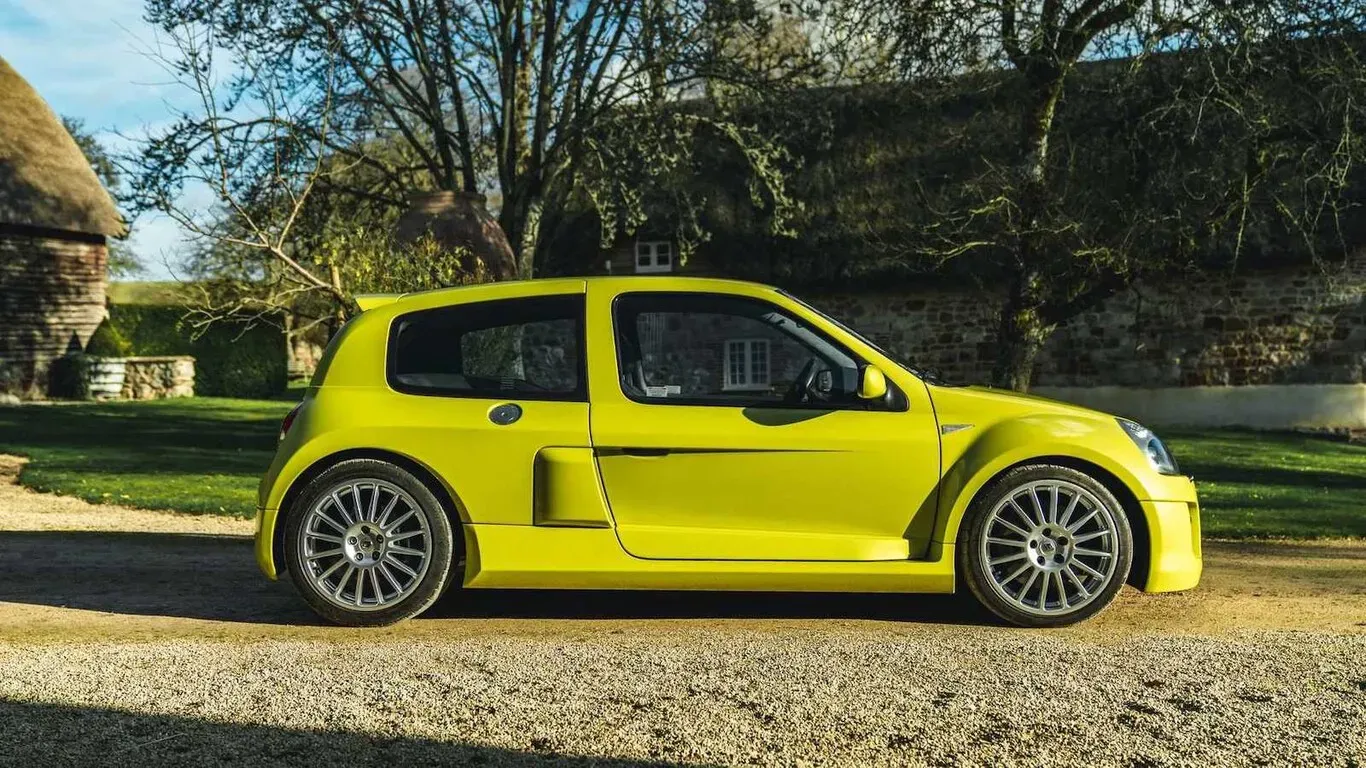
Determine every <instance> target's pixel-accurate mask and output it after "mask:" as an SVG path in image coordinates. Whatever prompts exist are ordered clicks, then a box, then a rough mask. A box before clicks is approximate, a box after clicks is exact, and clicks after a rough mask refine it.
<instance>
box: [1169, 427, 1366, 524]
mask: <svg viewBox="0 0 1366 768" xmlns="http://www.w3.org/2000/svg"><path fill="white" fill-rule="evenodd" d="M1160 433H1161V434H1162V435H1163V438H1164V439H1166V440H1167V442H1168V443H1169V444H1170V446H1171V449H1172V452H1173V453H1175V454H1176V458H1177V461H1179V462H1180V464H1181V470H1182V471H1183V472H1185V473H1187V474H1190V475H1193V476H1194V477H1195V482H1196V487H1197V488H1198V489H1199V492H1200V503H1201V509H1202V511H1203V512H1204V519H1203V523H1204V532H1205V535H1207V536H1211V537H1221V536H1222V537H1231V538H1244V537H1261V536H1293V537H1321V536H1366V446H1362V445H1354V444H1351V443H1348V442H1346V441H1343V440H1337V439H1331V438H1326V437H1316V436H1311V435H1306V434H1300V433H1294V432H1255V431H1252V430H1231V429H1228V430H1193V429H1180V430H1177V429H1166V430H1160Z"/></svg>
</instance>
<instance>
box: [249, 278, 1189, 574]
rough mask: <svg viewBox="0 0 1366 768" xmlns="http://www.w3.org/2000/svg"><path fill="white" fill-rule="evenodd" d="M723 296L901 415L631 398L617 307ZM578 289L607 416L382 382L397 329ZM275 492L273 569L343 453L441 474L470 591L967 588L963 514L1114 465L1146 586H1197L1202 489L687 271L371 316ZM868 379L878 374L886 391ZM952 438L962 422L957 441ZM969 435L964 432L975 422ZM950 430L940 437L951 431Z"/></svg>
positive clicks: (1059, 413) (346, 338) (1004, 396)
mask: <svg viewBox="0 0 1366 768" xmlns="http://www.w3.org/2000/svg"><path fill="white" fill-rule="evenodd" d="M640 291H670V292H677V291H683V292H708V293H721V294H727V295H737V296H747V297H752V298H757V299H761V300H764V301H768V302H771V303H773V304H776V305H778V306H779V307H781V308H782V309H784V310H785V311H787V312H789V313H791V314H793V315H796V316H798V317H801V318H802V319H803V321H804V322H807V323H809V324H810V325H812V326H815V327H816V328H818V329H819V330H821V331H823V332H825V333H826V334H828V335H829V336H831V337H833V338H834V339H836V340H837V341H839V342H840V343H842V344H843V345H845V346H846V347H847V348H848V349H849V350H851V351H852V352H853V353H854V354H855V355H856V356H858V357H859V358H861V359H862V361H863V362H865V363H867V364H868V365H869V366H870V367H868V368H865V375H864V377H863V380H862V382H861V385H860V387H861V390H863V391H862V392H861V394H865V395H874V396H876V395H877V392H876V390H877V389H878V382H877V381H876V378H877V376H876V374H877V373H880V374H881V375H882V378H883V381H882V383H881V386H882V387H883V388H891V389H894V390H895V391H896V392H899V393H900V394H901V395H903V396H904V400H905V403H906V407H905V408H904V410H897V409H893V410H883V411H878V410H820V411H817V410H791V409H768V408H765V409H741V408H736V407H721V406H696V405H677V404H668V405H661V404H657V403H641V402H636V401H633V400H631V399H630V398H628V397H627V396H626V395H625V393H624V392H623V391H622V389H621V385H620V380H619V377H618V372H617V350H616V348H615V336H614V332H613V328H612V303H613V300H614V299H615V298H616V297H617V296H618V295H619V294H621V293H624V292H640ZM554 294H583V295H584V297H585V305H586V316H585V323H586V326H585V339H586V350H585V353H586V359H587V370H588V392H589V398H590V401H591V406H590V403H582V402H580V403H575V402H547V401H537V400H521V399H518V400H516V401H515V402H517V404H518V405H520V406H521V407H522V409H523V415H522V417H521V419H519V420H518V421H516V422H515V423H513V424H510V425H506V426H498V425H495V424H493V423H492V422H490V420H489V418H488V413H489V411H490V409H492V408H493V407H495V406H497V405H499V404H501V403H504V402H510V401H508V400H496V399H476V398H455V397H431V396H422V395H411V394H402V393H399V392H395V391H393V390H391V389H390V388H389V387H388V385H387V383H386V381H385V347H386V343H387V339H388V333H389V328H390V325H391V323H392V321H393V320H394V319H395V318H396V317H398V316H400V315H403V314H406V313H408V312H411V311H414V310H419V309H426V308H432V307H440V306H446V305H451V304H457V303H466V302H478V301H487V300H493V299H499V298H511V297H523V296H536V295H554ZM358 303H359V304H360V306H361V307H362V308H363V309H365V311H364V312H363V313H362V314H361V315H360V316H359V317H357V318H355V319H353V320H352V321H351V322H350V323H348V324H347V326H346V327H345V328H344V329H343V330H342V332H341V334H340V335H339V338H338V339H337V340H335V341H334V342H333V344H332V345H331V346H330V348H329V353H328V355H326V356H325V359H324V363H323V365H322V366H321V367H320V369H319V372H318V375H317V376H316V377H315V380H314V382H313V386H310V387H309V389H308V393H307V395H306V396H305V404H304V406H303V407H302V409H301V410H300V412H299V414H298V417H297V418H296V420H295V422H294V426H293V427H292V428H291V430H290V431H289V434H288V435H287V436H286V438H285V439H284V440H283V441H282V442H281V445H280V448H279V451H278V452H277V455H276V457H275V460H274V462H273V463H272V465H271V467H270V469H269V471H268V472H267V473H266V475H265V477H264V478H262V481H261V486H260V496H259V502H258V503H259V507H260V512H259V514H258V520H257V528H258V532H257V546H256V554H257V560H258V562H259V564H260V566H261V569H262V570H263V571H264V572H265V573H266V574H267V575H268V576H270V577H271V578H275V577H276V575H277V565H276V562H275V548H276V546H278V540H279V536H278V527H277V525H276V522H277V516H278V515H279V512H280V509H281V506H282V502H283V500H284V499H285V497H286V494H287V493H288V492H289V490H290V488H291V487H292V486H293V485H294V484H295V482H296V481H297V480H299V478H300V477H302V476H304V475H305V473H306V472H307V471H309V470H310V468H314V469H316V468H320V467H325V466H326V465H327V463H328V462H329V461H331V460H332V459H333V457H335V456H337V455H339V454H342V453H343V452H348V451H370V452H379V453H387V454H394V455H397V456H400V457H403V458H405V459H407V460H409V461H411V462H414V463H416V464H417V465H419V466H421V467H423V468H425V469H427V470H428V471H429V472H430V473H431V475H432V476H433V477H435V478H437V481H438V482H440V483H441V484H442V485H443V487H444V489H445V490H446V491H447V493H448V494H449V496H450V497H451V498H452V499H453V500H454V502H455V506H456V510H454V512H455V514H457V515H458V517H459V521H460V523H461V524H462V525H463V527H464V532H465V543H466V568H465V573H464V575H463V583H464V585H465V586H467V587H542V588H639V589H654V588H660V589H665V588H667V589H764V590H834V591H905V592H950V591H952V590H953V588H954V558H953V552H954V544H955V541H956V538H957V535H958V526H959V523H960V521H961V520H962V517H963V514H964V512H965V511H966V509H967V506H968V503H969V502H970V501H971V499H972V497H973V495H974V494H975V493H977V491H979V490H980V489H981V488H982V487H983V486H984V485H985V484H986V483H987V482H988V481H989V480H991V478H993V477H995V476H996V475H997V474H999V473H1000V472H1002V471H1004V470H1006V469H1008V468H1009V467H1011V466H1014V465H1016V464H1019V463H1020V462H1024V461H1029V460H1036V459H1040V458H1045V457H1055V458H1059V457H1060V458H1061V459H1063V460H1065V461H1069V462H1072V463H1074V464H1075V463H1079V462H1084V463H1087V464H1090V465H1094V466H1095V467H1099V468H1100V469H1101V470H1103V471H1104V472H1107V473H1109V474H1110V475H1111V476H1113V477H1114V478H1115V480H1116V481H1117V482H1119V483H1121V484H1123V486H1124V487H1125V488H1127V489H1128V491H1129V493H1130V495H1132V497H1133V498H1134V499H1135V500H1137V501H1138V502H1139V506H1140V507H1141V508H1142V512H1143V516H1144V519H1145V521H1146V523H1147V528H1148V531H1149V541H1150V543H1151V551H1150V553H1149V555H1150V561H1151V566H1150V569H1149V575H1148V579H1147V582H1146V584H1144V588H1145V589H1147V590H1149V591H1169V590H1177V589H1187V588H1190V587H1192V586H1194V585H1195V584H1196V582H1197V581H1198V580H1199V577H1200V567H1201V566H1200V545H1199V513H1198V506H1197V504H1196V496H1195V490H1194V486H1193V485H1192V483H1191V482H1190V480H1189V479H1187V478H1184V477H1170V476H1164V475H1160V474H1158V473H1157V472H1156V471H1155V470H1154V469H1152V467H1151V465H1150V464H1149V463H1148V461H1147V459H1146V458H1145V457H1144V456H1143V455H1142V453H1141V452H1140V451H1139V449H1138V448H1137V447H1136V446H1135V445H1134V444H1133V442H1132V441H1131V440H1130V439H1129V438H1128V436H1127V435H1126V434H1125V433H1124V432H1123V430H1122V429H1121V428H1120V427H1119V426H1118V425H1117V424H1116V422H1115V419H1114V418H1113V417H1112V416H1109V415H1106V414H1102V413H1098V412H1095V411H1090V410H1086V409H1083V408H1078V407H1075V406H1070V405H1064V404H1061V403H1055V402H1051V401H1047V400H1043V399H1040V398H1031V397H1027V396H1022V395H1018V394H1014V393H1008V392H1001V391H996V390H989V389H982V388H957V387H942V386H935V385H927V384H926V383H924V382H922V381H921V380H920V379H918V378H917V377H916V376H914V375H912V374H911V373H910V372H909V371H907V370H905V369H904V368H902V367H901V366H900V365H898V364H897V363H896V362H895V361H893V360H891V359H888V358H887V357H885V356H884V355H882V354H881V353H880V352H879V351H878V350H876V349H875V348H872V347H870V346H869V345H868V344H866V343H864V342H863V341H862V340H861V339H859V338H858V337H857V336H855V335H852V334H849V333H847V332H846V331H844V330H843V329H841V328H840V327H839V326H838V325H835V324H833V323H831V322H829V321H827V320H826V319H824V318H823V317H821V316H819V315H817V314H815V313H812V312H810V311H809V310H807V309H806V308H805V307H804V306H802V305H801V304H800V303H799V302H796V301H793V300H791V299H789V298H787V297H786V296H784V295H783V294H781V293H779V292H778V291H776V290H775V289H773V288H769V287H766V286H761V285H756V284H752V283H744V282H737V281H726V280H710V279H702V278H681V277H624V278H613V277H608V278H590V279H556V280H536V281H529V282H520V283H519V282H510V283H496V284H491V285H480V286H470V287H462V288H452V289H445V290H439V291H431V292H427V293H420V294H413V295H409V296H403V297H395V296H373V297H363V299H361V300H359V301H358ZM869 374H872V375H869ZM951 425H952V426H953V427H956V428H950V427H951ZM964 425H967V426H964ZM941 427H942V428H945V429H944V430H943V432H944V434H943V436H942V437H941Z"/></svg>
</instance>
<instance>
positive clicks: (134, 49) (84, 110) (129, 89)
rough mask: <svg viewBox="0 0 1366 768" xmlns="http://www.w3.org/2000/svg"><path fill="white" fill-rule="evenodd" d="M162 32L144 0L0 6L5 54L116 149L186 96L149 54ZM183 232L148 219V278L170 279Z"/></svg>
mask: <svg viewBox="0 0 1366 768" xmlns="http://www.w3.org/2000/svg"><path fill="white" fill-rule="evenodd" d="M156 39H157V37H156V30H155V29H154V28H153V27H151V26H150V25H148V24H147V23H146V22H144V21H143V20H142V2H141V0H0V56H3V57H4V58H5V59H6V60H7V61H8V62H9V63H10V65H11V66H13V67H14V68H15V69H16V70H18V71H19V74H21V75H23V76H24V78H25V79H27V80H28V81H29V83H30V84H32V85H33V87H34V88H35V89H37V91H38V93H39V94H40V95H42V97H43V98H44V99H46V100H47V102H48V104H50V105H51V106H52V108H53V109H54V110H56V111H57V113H58V114H62V115H69V116H71V117H78V118H81V119H82V120H84V121H85V123H86V127H87V128H89V129H91V130H92V131H95V132H96V134H97V135H98V136H99V138H100V140H101V141H103V142H105V143H106V144H108V145H110V146H112V147H125V146H127V141H126V140H124V139H122V138H120V135H119V134H123V135H126V136H137V135H139V134H141V133H143V132H144V131H145V130H146V129H147V128H148V127H149V126H155V125H157V124H160V123H164V122H165V121H166V120H168V119H169V117H170V111H169V110H168V108H167V104H168V102H173V101H174V100H176V99H181V98H185V97H186V96H187V95H188V94H187V93H186V92H185V91H184V90H183V89H182V88H180V86H177V85H175V84H173V83H172V82H171V81H170V78H169V77H168V76H167V75H166V74H165V73H164V72H162V71H161V69H160V67H159V66H158V64H157V63H156V62H155V61H153V60H152V59H150V58H149V57H148V56H147V55H146V54H145V52H146V51H148V50H150V49H152V48H154V47H155V45H156ZM179 246H180V232H179V230H178V228H177V227H176V226H175V224H174V223H172V222H170V221H168V220H166V219H164V218H152V217H147V216H144V217H142V218H140V219H139V220H138V221H137V223H136V225H135V227H134V231H133V247H134V248H135V249H136V250H137V252H138V254H139V255H140V256H141V257H142V260H143V262H144V263H145V264H146V265H147V267H148V275H147V277H148V278H150V279H169V278H170V276H171V271H170V269H168V267H167V266H166V262H168V261H169V262H170V263H171V264H174V263H175V259H176V253H177V251H178V249H179Z"/></svg>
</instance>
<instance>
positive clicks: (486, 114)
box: [147, 0, 777, 274]
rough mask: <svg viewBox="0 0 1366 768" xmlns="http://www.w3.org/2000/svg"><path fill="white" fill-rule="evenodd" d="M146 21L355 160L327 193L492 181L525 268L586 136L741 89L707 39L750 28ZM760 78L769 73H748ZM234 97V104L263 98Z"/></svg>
mask: <svg viewBox="0 0 1366 768" xmlns="http://www.w3.org/2000/svg"><path fill="white" fill-rule="evenodd" d="M147 15H148V18H149V20H151V21H152V22H153V23H155V24H157V25H158V26H160V27H162V28H164V29H167V30H174V29H179V28H182V27H184V25H186V24H192V25H196V26H199V27H202V28H204V29H206V30H208V31H209V33H210V34H212V36H213V38H214V40H215V42H216V43H217V44H219V45H221V46H223V47H224V48H225V49H226V50H227V51H230V52H232V55H233V57H234V59H233V60H232V61H231V62H230V64H231V66H232V68H233V69H234V70H235V71H236V72H238V73H239V75H238V76H239V77H240V78H245V79H249V80H251V81H253V82H255V83H266V84H268V85H269V88H270V89H271V90H272V93H271V94H270V95H269V96H270V98H271V99H272V100H274V101H276V102H278V103H280V104H289V105H291V111H290V113H289V114H287V115H281V117H283V118H284V119H285V120H287V121H289V122H290V125H289V126H288V130H289V131H291V132H292V133H294V134H296V135H298V136H300V137H301V138H302V137H305V136H306V137H307V138H308V139H309V140H310V141H311V142H312V143H313V144H314V145H315V149H316V153H323V152H325V153H326V154H328V155H329V156H330V157H332V158H334V159H336V160H337V161H338V162H349V163H352V164H354V165H355V166H356V168H357V170H358V173H356V174H352V175H351V176H350V177H349V178H348V179H343V178H341V177H340V176H339V175H336V174H333V175H331V176H329V177H328V178H327V179H325V180H323V183H324V184H325V185H326V184H335V185H336V186H335V187H334V189H336V188H340V187H345V186H346V184H345V182H346V181H348V180H350V181H354V180H356V179H364V180H365V182H366V183H365V184H363V185H357V186H354V187H350V188H345V189H343V190H342V191H344V192H347V193H350V194H352V195H354V196H358V197H373V198H376V199H380V200H384V201H386V202H389V203H391V204H401V199H402V195H403V194H404V193H406V192H408V191H410V189H411V188H412V186H413V185H414V183H415V182H416V183H417V184H419V185H421V186H422V187H425V188H435V189H442V190H463V191H466V192H483V191H485V190H486V189H488V188H490V187H492V189H493V191H494V192H495V195H494V197H495V199H496V202H497V204H498V207H499V212H498V219H499V222H500V224H501V226H502V228H503V230H504V231H505V233H506V235H507V236H508V238H509V241H510V242H511V244H512V246H513V249H514V251H515V252H516V253H517V254H518V256H519V258H520V261H521V264H520V266H521V270H522V272H523V274H529V273H530V271H531V267H532V265H531V260H532V257H533V255H534V253H535V250H536V244H537V242H538V240H539V237H540V234H539V227H538V224H539V221H540V219H541V214H542V211H543V210H544V208H545V207H546V205H547V203H548V202H549V203H550V204H551V205H552V206H553V205H558V204H559V202H560V201H562V200H564V199H565V198H567V197H568V196H569V195H571V194H572V193H573V192H574V191H575V190H576V189H578V188H579V187H580V186H581V184H582V183H583V179H582V178H581V177H580V176H579V175H578V174H579V171H580V169H583V168H591V167H594V166H595V165H599V164H601V163H602V161H603V158H601V157H600V156H598V154H597V153H598V147H597V145H596V143H595V142H594V141H593V139H592V134H593V133H594V132H595V131H597V130H599V128H600V127H601V126H602V124H603V123H604V122H605V121H609V120H612V119H614V118H616V119H619V118H620V115H621V114H622V111H623V110H626V109H629V108H632V107H639V106H640V105H642V104H653V105H659V104H661V103H663V102H667V101H673V102H678V101H681V100H685V99H688V98H691V97H693V96H695V95H696V94H697V93H698V92H699V90H698V89H699V88H701V87H703V85H704V84H707V83H713V82H716V81H725V82H728V83H730V84H732V85H737V86H738V84H739V83H740V82H741V78H740V77H739V75H738V72H739V70H738V69H737V68H736V67H734V66H731V65H730V64H728V61H729V59H728V58H727V57H726V56H725V55H724V52H725V51H727V50H729V48H728V46H726V45H724V44H722V42H721V41H723V40H724V38H725V37H726V36H727V35H732V34H737V32H736V30H739V29H752V28H753V24H749V25H748V26H746V23H745V22H747V21H748V20H753V19H756V18H759V16H758V15H757V14H756V13H755V12H754V10H753V3H752V2H731V1H730V0H727V1H726V2H720V3H717V2H710V3H709V2H701V1H700V0H698V1H693V2H688V1H684V0H493V1H485V0H379V1H376V0H285V1H284V2H279V1H278V0H247V1H246V2H242V1H240V0H234V1H232V2H229V1H228V0H207V1H206V0H148V11H147ZM737 19H738V20H739V21H740V22H742V23H740V24H736V23H732V22H735V21H736V20H737ZM182 64H184V65H188V64H190V62H188V61H186V62H182ZM765 71H777V70H762V69H759V70H756V69H750V70H748V72H749V73H750V75H752V74H753V73H754V72H760V73H763V72H765ZM762 79H763V77H762V76H760V77H759V78H758V80H759V81H762ZM744 82H745V87H749V88H753V89H761V88H762V86H763V83H762V82H756V81H755V78H753V77H752V76H747V79H745V81H744ZM232 87H233V88H235V89H236V90H237V91H238V93H237V94H235V95H234V98H235V100H236V103H238V104H244V103H248V102H250V101H251V100H253V99H260V98H264V97H266V94H264V93H262V92H261V91H260V90H259V89H255V91H254V92H252V91H253V89H252V88H242V83H241V82H239V83H235V84H234V85H233V86H232ZM324 109H325V111H326V112H327V114H328V117H329V119H328V121H327V126H328V130H327V131H326V132H323V131H321V130H319V129H318V126H319V125H321V123H320V121H319V117H320V116H321V114H322V112H323V111H324ZM711 121H712V124H713V125H714V126H715V125H716V124H717V123H721V125H720V126H719V127H720V130H717V131H716V137H717V138H718V139H719V140H743V139H744V138H746V134H744V133H742V132H737V131H732V130H729V128H730V127H731V126H730V125H728V124H725V123H724V121H721V120H718V119H717V117H716V114H715V113H714V112H713V113H712V114H711ZM685 127H686V128H689V129H695V128H696V127H697V123H693V124H691V125H689V126H685ZM682 144H683V142H682V141H681V140H680V141H678V142H676V145H677V146H682ZM395 145H400V146H401V147H402V149H401V151H399V152H397V153H395V152H393V151H392V149H391V148H392V147H394V146H395ZM377 148H387V149H385V150H383V151H377ZM225 149H227V150H228V151H229V152H230V151H231V148H225ZM670 151H674V148H670V147H660V146H658V145H655V146H650V145H645V144H641V145H639V146H638V147H637V152H638V153H639V154H642V155H661V154H667V153H669V152H670ZM160 159H162V160H164V161H166V162H171V163H175V162H181V161H182V158H181V157H165V158H160ZM359 171H363V172H359ZM766 183H770V184H771V183H776V180H775V179H766ZM775 197H776V196H775Z"/></svg>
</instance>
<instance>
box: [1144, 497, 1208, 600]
mask: <svg viewBox="0 0 1366 768" xmlns="http://www.w3.org/2000/svg"><path fill="white" fill-rule="evenodd" d="M1164 485H1167V486H1168V487H1167V488H1166V489H1165V490H1167V491H1168V493H1164V494H1163V495H1164V496H1167V497H1168V498H1167V499H1164V500H1160V501H1154V500H1149V501H1140V502H1139V505H1140V506H1141V507H1142V508H1143V516H1144V518H1146V520H1147V522H1148V537H1149V549H1148V551H1149V553H1150V557H1149V561H1148V579H1147V581H1146V582H1145V583H1144V584H1143V591H1145V592H1178V591H1180V590H1183V589H1191V588H1193V587H1195V586H1196V585H1197V584H1199V583H1200V574H1201V572H1202V571H1203V569H1204V566H1203V561H1202V559H1201V554H1200V502H1199V500H1198V499H1197V498H1196V495H1195V484H1194V483H1192V482H1191V480H1190V478H1186V477H1182V478H1170V479H1169V480H1168V481H1167V482H1166V483H1164Z"/></svg>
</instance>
